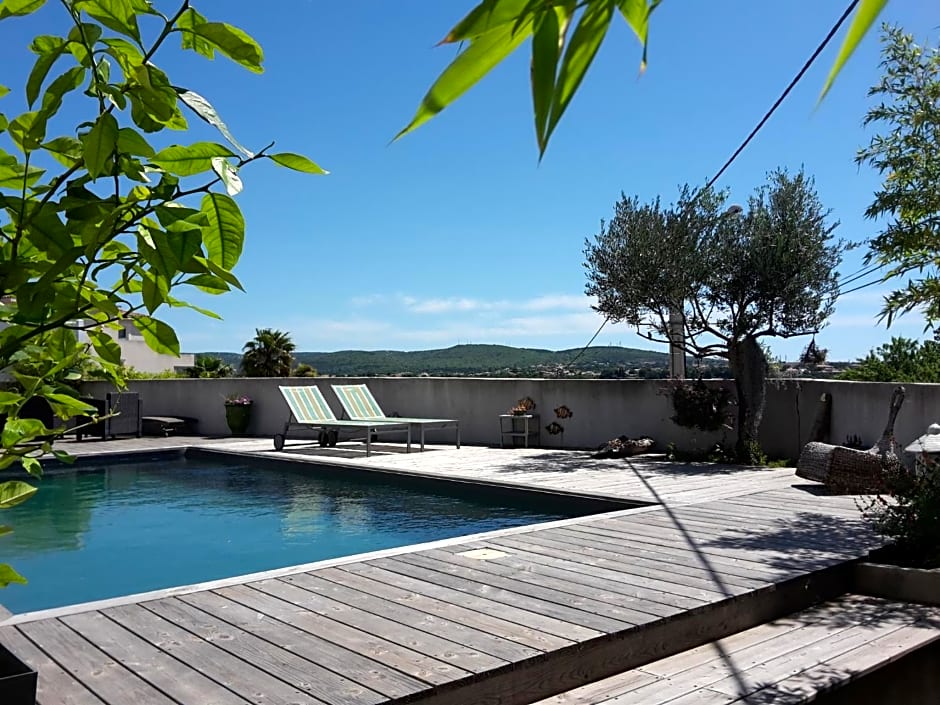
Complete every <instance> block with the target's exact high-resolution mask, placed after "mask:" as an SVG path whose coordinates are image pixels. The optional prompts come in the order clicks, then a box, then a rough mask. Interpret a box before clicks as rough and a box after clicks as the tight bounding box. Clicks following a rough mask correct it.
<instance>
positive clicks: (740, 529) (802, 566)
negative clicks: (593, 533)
mask: <svg viewBox="0 0 940 705" xmlns="http://www.w3.org/2000/svg"><path fill="white" fill-rule="evenodd" d="M679 521H681V519H680V520H679ZM771 527H772V528H761V529H760V530H758V531H754V529H753V528H749V527H748V517H747V516H746V512H745V513H744V515H742V516H741V520H740V522H739V524H738V525H737V526H734V527H728V529H727V531H726V533H725V535H722V536H719V537H717V538H713V539H710V540H707V541H704V542H701V545H702V546H703V547H709V548H728V549H738V550H743V551H753V552H754V553H755V554H760V555H761V561H762V562H763V563H764V564H765V565H767V566H769V567H772V568H777V569H780V570H787V571H790V570H795V571H811V570H820V569H823V568H826V567H829V566H831V565H833V564H835V563H838V562H842V561H845V560H851V559H853V558H856V557H857V556H859V555H863V554H865V553H867V552H868V551H870V550H874V549H875V548H878V547H880V546H881V545H882V544H883V543H884V541H883V540H882V539H880V538H879V537H878V536H877V535H876V534H875V533H874V532H873V531H872V530H871V529H870V528H869V527H868V526H867V525H866V524H865V522H864V521H863V520H862V519H861V517H859V518H858V519H846V518H843V517H838V516H830V515H824V514H816V513H814V512H808V511H807V512H798V513H797V514H795V515H794V516H792V517H788V518H786V519H783V518H781V519H777V520H775V521H773V522H771Z"/></svg>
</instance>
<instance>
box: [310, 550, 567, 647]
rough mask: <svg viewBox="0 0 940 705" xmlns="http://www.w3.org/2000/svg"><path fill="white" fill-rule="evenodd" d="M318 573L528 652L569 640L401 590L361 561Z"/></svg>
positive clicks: (377, 570) (461, 606)
mask: <svg viewBox="0 0 940 705" xmlns="http://www.w3.org/2000/svg"><path fill="white" fill-rule="evenodd" d="M317 575H318V576H320V577H321V578H325V579H327V580H335V581H336V582H341V583H343V584H346V585H352V586H354V587H356V588H357V589H358V590H361V591H363V592H369V593H371V594H373V595H375V596H376V597H381V598H383V599H385V600H389V601H393V602H399V603H402V604H407V605H411V606H413V607H415V608H416V609H420V610H421V611H423V612H427V613H429V614H437V615H440V616H446V617H447V618H448V619H451V620H453V621H455V622H460V623H461V624H466V625H467V626H471V627H475V628H477V629H481V630H483V631H488V632H490V633H491V634H501V635H502V636H503V638H504V639H508V640H511V641H515V642H517V643H519V644H522V645H523V646H525V647H528V648H529V649H531V651H530V652H529V653H530V654H534V653H540V652H546V651H550V650H552V649H555V648H561V647H563V646H568V645H569V644H570V643H571V642H570V641H568V640H567V639H560V638H558V637H556V636H554V635H553V634H548V633H546V632H541V631H538V630H537V629H531V628H529V627H523V626H522V625H519V624H517V623H515V622H510V621H508V620H505V619H502V618H500V617H493V616H492V615H488V614H483V613H482V612H477V611H474V610H472V609H468V608H467V607H465V606H463V605H458V604H454V603H452V602H446V601H444V600H439V599H436V598H433V597H428V596H426V595H421V594H419V593H416V592H413V591H410V590H403V589H402V588H399V587H396V586H395V585H392V584H390V583H388V582H387V581H383V580H382V571H381V569H380V568H376V567H374V566H370V565H366V564H363V563H354V564H350V565H345V566H340V567H337V568H326V569H324V570H321V571H317Z"/></svg>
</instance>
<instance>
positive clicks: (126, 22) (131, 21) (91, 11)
mask: <svg viewBox="0 0 940 705" xmlns="http://www.w3.org/2000/svg"><path fill="white" fill-rule="evenodd" d="M76 7H77V8H79V9H82V10H84V11H85V12H87V13H88V15H89V16H90V17H93V18H95V19H96V20H98V21H99V22H100V23H101V24H103V25H104V26H105V27H107V28H108V29H112V30H114V31H115V32H118V33H119V34H125V35H127V36H129V37H132V38H134V39H136V40H137V41H138V42H139V41H140V28H139V27H138V25H137V15H138V14H152V12H153V10H152V9H151V8H150V5H149V3H147V2H145V1H144V0H82V1H81V2H80V3H76Z"/></svg>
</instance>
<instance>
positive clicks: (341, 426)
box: [274, 386, 411, 456]
mask: <svg viewBox="0 0 940 705" xmlns="http://www.w3.org/2000/svg"><path fill="white" fill-rule="evenodd" d="M278 389H280V390H281V394H282V395H283V397H284V400H285V401H286V402H287V406H288V407H289V408H290V416H289V417H288V419H287V423H286V424H284V432H283V433H276V434H274V450H282V449H283V448H284V441H285V440H287V434H288V433H289V432H290V430H291V429H292V428H293V429H296V428H306V429H315V430H319V431H320V439H319V440H320V445H336V440H337V438H338V435H339V432H340V431H365V434H366V455H367V456H368V455H371V454H372V434H374V433H378V432H379V431H383V432H384V431H404V432H405V433H407V434H408V446H407V449H406V452H408V453H410V452H411V424H409V423H408V422H407V421H404V420H402V421H399V420H397V419H389V420H387V421H379V420H369V421H360V420H355V419H353V420H340V419H337V418H336V416H334V415H333V410H332V409H330V405H329V404H327V403H326V399H324V398H323V392H321V391H320V389H319V388H318V387H313V386H308V387H278Z"/></svg>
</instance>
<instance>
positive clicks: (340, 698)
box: [0, 438, 933, 705]
mask: <svg viewBox="0 0 940 705" xmlns="http://www.w3.org/2000/svg"><path fill="white" fill-rule="evenodd" d="M186 446H197V447H202V448H207V449H210V450H224V451H228V452H237V453H245V454H250V455H259V456H263V457H265V458H289V459H291V460H294V461H303V462H310V463H313V464H312V465H311V467H310V470H311V472H316V466H317V464H319V463H329V464H331V465H336V466H347V465H348V466H354V467H357V468H364V469H371V470H376V471H382V472H392V473H408V474H416V475H421V476H425V477H433V478H440V479H446V480H451V481H458V482H469V483H494V484H506V485H511V486H514V487H519V488H532V489H536V490H538V491H542V492H553V493H570V494H575V495H581V496H599V497H604V498H608V499H617V500H629V501H631V502H635V503H637V505H642V506H634V507H633V508H626V509H620V510H617V511H613V512H608V513H605V514H600V515H594V516H588V517H582V518H577V519H567V520H564V521H558V522H553V523H551V524H547V525H544V524H543V525H537V526H530V527H522V528H514V529H507V530H502V531H498V532H492V533H490V534H486V535H477V536H470V537H463V538H457V539H448V540H444V541H437V542H434V543H433V544H423V545H419V546H411V547H405V548H400V549H392V550H386V551H382V552H378V553H374V554H366V555H360V556H354V557H351V558H344V559H336V560H331V561H326V562H323V563H321V564H316V565H307V566H296V567H288V568H284V569H280V570H275V571H271V572H269V573H266V574H256V575H251V576H243V577H233V578H231V579H227V580H222V581H218V582H215V583H210V584H202V585H196V586H187V587H181V588H173V589H169V590H163V591H159V592H155V593H148V594H146V595H138V596H130V597H126V598H117V599H114V600H108V601H105V602H100V603H92V604H86V605H77V606H71V607H65V608H59V609H55V610H48V611H45V612H41V613H32V614H24V615H14V616H12V617H9V618H8V619H7V620H6V621H5V622H4V623H3V625H2V626H0V642H2V643H3V644H4V645H6V646H7V647H8V648H9V649H10V650H12V651H13V652H15V653H16V654H17V655H18V656H19V657H20V658H21V659H23V660H24V661H26V662H27V663H29V664H30V665H31V666H33V667H35V668H37V669H38V670H39V674H40V676H39V696H38V702H39V703H41V704H42V705H64V704H65V703H69V704H72V705H85V704H87V705H102V704H104V703H107V704H109V705H110V704H116V703H131V702H134V703H156V704H158V705H209V704H210V703H220V704H221V703H238V704H243V703H281V704H285V705H286V704H288V703H291V704H293V703H311V704H313V703H316V704H324V703H329V704H331V705H360V704H361V705H378V704H379V703H398V702H400V703H405V702H415V703H418V702H420V703H480V702H491V703H503V704H507V705H509V704H513V705H515V704H521V703H530V702H534V701H536V700H539V699H542V698H546V697H549V696H555V695H556V694H558V693H566V692H570V693H577V691H576V690H575V689H577V688H578V687H581V686H585V684H589V683H596V682H602V681H603V679H605V678H610V677H615V676H616V675H617V674H621V673H623V672H626V671H629V670H630V669H635V668H637V667H640V666H643V665H644V664H650V663H654V662H658V661H661V660H662V659H666V658H668V657H670V656H673V655H675V654H678V653H680V652H684V651H686V650H690V649H695V648H696V647H702V645H703V644H706V643H707V642H713V641H714V640H719V639H723V638H727V637H731V636H732V635H734V634H738V633H741V632H745V631H746V630H749V629H752V628H755V627H758V626H759V625H762V624H765V623H768V622H771V621H772V620H777V619H780V618H782V617H784V616H785V615H787V614H790V613H793V612H796V611H798V610H802V609H806V608H809V607H811V606H812V605H814V604H816V603H819V602H823V601H826V600H831V599H835V598H837V597H838V596H840V595H842V594H843V593H845V592H847V591H849V590H850V587H851V562H852V561H854V560H855V559H858V558H860V557H862V556H864V555H866V554H867V553H868V552H869V551H870V550H871V549H874V548H876V547H878V546H880V545H881V543H882V541H881V539H879V538H878V537H875V536H874V535H872V534H871V533H870V531H869V530H868V529H867V527H866V525H865V524H864V523H863V522H862V521H861V519H860V517H859V512H858V509H857V508H856V506H855V501H854V499H853V498H852V497H835V496H825V495H823V494H820V493H819V492H818V491H816V489H815V488H814V487H812V486H809V485H807V483H805V482H804V481H802V480H800V479H799V478H797V477H796V476H795V475H794V473H793V470H792V469H759V468H737V467H722V466H714V465H695V464H684V463H668V462H664V461H662V460H657V459H651V458H635V459H631V460H623V459H606V460H598V459H592V458H590V457H589V454H588V453H586V452H584V451H564V450H544V449H542V450H539V449H506V450H501V449H496V448H488V447H473V446H469V447H464V448H461V449H460V450H456V449H454V448H453V446H429V447H428V449H427V450H426V451H425V452H423V453H417V452H412V453H405V452H404V448H403V446H400V445H396V444H392V445H385V444H374V445H373V453H372V456H371V457H369V458H366V457H365V455H364V452H363V451H362V447H361V446H357V445H356V444H348V445H347V444H340V445H339V446H337V447H335V448H321V447H319V446H317V445H309V444H300V443H291V444H289V445H288V446H287V447H286V448H285V449H284V451H283V452H281V453H275V452H274V451H273V449H272V447H271V443H270V440H268V439H263V440H262V439H258V440H240V441H239V440H235V441H233V440H225V441H222V440H205V441H203V440H201V439H195V438H178V439H172V438H171V439H140V440H136V439H135V440H129V441H120V442H113V441H112V442H107V443H94V442H86V443H81V444H72V443H66V444H64V445H63V447H65V448H66V449H68V450H70V451H72V452H76V453H77V454H82V455H84V454H97V453H98V452H100V451H101V450H106V451H108V452H122V453H123V452H128V451H130V450H137V449H140V450H159V449H165V448H170V447H186ZM141 560H146V557H145V556H142V557H141ZM866 604H867V603H866ZM870 609H876V608H875V607H872V608H870ZM893 609H894V610H895V612H897V611H898V610H900V611H901V612H903V611H904V608H903V607H902V608H897V607H895V608H893ZM912 609H913V608H912ZM895 612H892V614H895ZM931 618H933V616H931ZM917 619H920V617H917ZM787 634H788V635H789V636H788V639H789V642H787V643H788V644H790V647H791V648H792V649H794V650H796V651H799V648H800V637H799V635H798V632H797V631H796V630H795V629H789V630H787ZM807 638H809V637H807ZM924 639H928V637H926V636H925V637H924ZM752 641H753V640H752ZM749 643H750V642H749ZM755 643H756V642H755ZM758 662H759V659H758ZM729 663H731V664H732V666H731V670H732V671H733V670H734V669H733V663H734V662H733V661H727V660H726V661H725V662H724V668H725V670H724V671H722V678H727V677H729V675H728V673H727V669H728V668H729V666H728V664H729ZM646 677H647V679H649V678H667V677H668V674H666V675H662V674H661V673H659V672H653V673H652V675H651V673H650V672H648V673H647V674H646ZM693 684H694V681H693ZM595 692H600V691H595ZM714 692H717V691H713V692H712V694H714ZM557 697H558V698H560V699H559V700H558V702H571V703H574V702H579V703H589V702H601V701H602V699H603V698H601V697H600V696H599V695H598V696H596V697H595V696H592V695H590V691H587V695H584V696H583V697H582V696H580V695H571V696H567V697H568V699H565V697H566V696H560V695H559V696H557ZM592 698H593V699H592ZM712 701H714V702H718V701H717V700H709V701H708V702H712ZM727 701H728V702H731V700H727ZM637 702H660V701H659V700H654V699H648V700H637ZM663 702H665V700H663ZM702 702H705V701H704V700H703V701H702Z"/></svg>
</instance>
